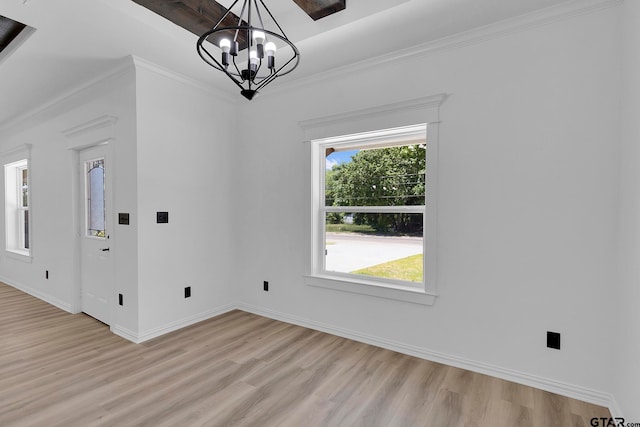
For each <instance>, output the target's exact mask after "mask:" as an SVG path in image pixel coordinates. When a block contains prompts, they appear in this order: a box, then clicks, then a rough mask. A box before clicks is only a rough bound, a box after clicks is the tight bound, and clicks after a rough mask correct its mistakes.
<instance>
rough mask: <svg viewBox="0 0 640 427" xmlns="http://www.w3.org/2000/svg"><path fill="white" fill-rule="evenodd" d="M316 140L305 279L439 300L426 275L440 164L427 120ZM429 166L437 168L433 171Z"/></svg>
mask: <svg viewBox="0 0 640 427" xmlns="http://www.w3.org/2000/svg"><path fill="white" fill-rule="evenodd" d="M311 144H312V156H313V159H312V162H313V165H314V167H313V183H312V185H313V198H314V200H313V212H312V217H313V218H312V226H313V228H314V231H313V239H312V240H313V242H312V245H313V248H312V258H313V259H312V271H311V275H309V276H307V280H306V281H307V284H310V285H317V286H322V287H329V288H334V289H338V290H345V291H353V292H356V293H364V294H373V295H376V296H383V297H389V298H392V299H400V300H406V301H412V302H421V301H416V300H420V297H419V294H427V293H431V295H430V296H433V297H435V294H433V292H432V291H433V288H434V284H433V283H431V282H432V281H433V280H432V279H433V277H434V276H433V275H432V274H428V271H429V270H428V269H429V267H430V266H432V265H433V264H434V263H433V262H430V261H429V259H428V258H429V256H430V255H432V256H434V257H435V255H434V254H432V252H433V250H432V248H435V246H434V245H427V242H428V240H429V232H430V231H434V230H435V202H436V200H435V198H434V199H429V195H433V194H435V192H433V191H429V185H430V181H429V179H428V178H429V177H430V176H431V177H433V176H434V175H433V174H434V173H435V161H431V162H428V161H427V159H428V157H429V155H430V152H429V149H428V147H429V146H428V144H427V125H426V124H420V125H414V126H405V127H400V128H392V129H384V130H379V131H373V132H365V133H358V134H352V135H344V136H337V137H330V138H323V139H316V140H313V141H311ZM428 165H430V167H432V168H433V169H434V170H433V171H430V172H431V173H429V174H428V173H427V169H428V168H427V166H428ZM434 181H435V180H434ZM428 248H429V249H428ZM422 300H423V301H422V303H425V304H431V303H433V298H422Z"/></svg>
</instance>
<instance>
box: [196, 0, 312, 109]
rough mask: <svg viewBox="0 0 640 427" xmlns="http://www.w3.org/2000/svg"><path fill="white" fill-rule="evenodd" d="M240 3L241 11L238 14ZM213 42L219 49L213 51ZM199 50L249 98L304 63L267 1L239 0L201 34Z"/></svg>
mask: <svg viewBox="0 0 640 427" xmlns="http://www.w3.org/2000/svg"><path fill="white" fill-rule="evenodd" d="M236 5H237V6H238V7H237V8H236V10H239V13H234V8H235V7H236ZM211 45H213V46H217V48H219V52H218V49H216V50H214V53H211V51H210V49H211V47H212V46H211ZM197 50H198V54H199V55H200V57H201V58H202V59H203V60H204V61H205V62H206V63H207V64H209V65H211V66H212V67H213V68H215V69H216V70H220V71H222V72H223V73H225V74H226V75H227V76H229V78H230V79H231V80H233V82H234V83H235V84H236V85H238V87H239V88H240V93H241V94H242V95H243V96H244V97H245V98H247V99H248V100H251V99H253V98H254V97H255V96H256V94H257V93H258V91H259V90H260V89H262V88H263V87H265V86H266V85H268V84H269V83H271V82H272V81H273V80H275V78H276V77H280V76H284V75H285V74H289V73H290V72H291V71H293V70H294V69H295V68H296V67H297V66H298V63H299V62H300V52H299V51H298V49H297V48H296V47H295V45H294V44H293V43H292V42H291V41H290V40H289V39H288V38H287V36H286V35H285V33H284V31H283V30H282V28H281V27H280V24H278V22H277V21H276V19H275V18H274V17H273V15H272V14H271V12H270V11H269V9H268V8H267V6H266V5H265V4H264V1H263V0H244V1H243V2H242V7H240V0H235V1H234V2H233V4H232V5H231V6H229V8H228V9H227V10H226V11H225V13H224V14H223V15H222V17H221V18H220V20H219V21H218V22H217V23H216V24H215V25H214V26H213V28H211V29H210V30H209V31H207V32H205V33H204V34H202V35H201V36H200V38H199V39H198V43H197ZM276 53H278V55H277V56H276Z"/></svg>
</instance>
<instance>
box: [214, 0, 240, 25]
mask: <svg viewBox="0 0 640 427" xmlns="http://www.w3.org/2000/svg"><path fill="white" fill-rule="evenodd" d="M239 1H240V0H236V1H234V2H233V4H232V5H231V6H229V8H228V9H227V11H226V12H225V13H224V15H222V18H220V20H219V21H218V22H216V25H214V26H213V28H216V27H217V26H218V25H220V24H221V23H222V21H224V19H225V18H226V17H227V16H229V14H230V13H231V9H233V7H234V6H235V5H236V3H238V2H239ZM240 16H242V15H240ZM240 19H242V18H240Z"/></svg>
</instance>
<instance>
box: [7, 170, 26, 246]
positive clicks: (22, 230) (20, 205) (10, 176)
mask: <svg viewBox="0 0 640 427" xmlns="http://www.w3.org/2000/svg"><path fill="white" fill-rule="evenodd" d="M4 178H5V225H6V228H5V230H6V249H7V251H9V252H13V253H16V254H19V255H25V256H29V255H30V250H31V240H30V236H29V205H30V197H29V163H28V161H27V159H23V160H19V161H17V162H13V163H9V164H6V165H5V166H4Z"/></svg>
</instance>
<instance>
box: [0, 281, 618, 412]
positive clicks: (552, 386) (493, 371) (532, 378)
mask: <svg viewBox="0 0 640 427" xmlns="http://www.w3.org/2000/svg"><path fill="white" fill-rule="evenodd" d="M0 281H1V282H4V283H6V284H7V285H9V286H13V287H14V288H16V289H19V290H21V291H23V292H25V293H27V294H29V295H32V296H34V297H36V298H39V299H41V300H43V301H45V302H48V303H49V304H51V305H54V306H56V307H58V308H60V309H62V310H64V311H66V312H69V313H72V310H71V308H72V307H71V305H70V304H68V303H66V302H64V301H61V300H59V299H57V298H55V297H52V296H51V295H48V294H45V293H43V292H41V291H38V290H36V289H33V288H31V287H29V286H25V285H22V284H20V283H16V282H12V281H10V280H7V279H5V278H3V277H1V276H0ZM236 309H237V310H242V311H246V312H248V313H253V314H257V315H259V316H264V317H268V318H271V319H274V320H279V321H282V322H286V323H291V324H294V325H298V326H303V327H305V328H310V329H314V330H318V331H321V332H326V333H329V334H332V335H337V336H340V337H343V338H348V339H352V340H354V341H358V342H363V343H365V344H370V345H374V346H377V347H381V348H385V349H388V350H392V351H397V352H398V353H403V354H407V355H410V356H415V357H419V358H421V359H425V360H429V361H432V362H438V363H442V364H445V365H449V366H454V367H457V368H461V369H466V370H468V371H472V372H477V373H480V374H485V375H490V376H493V377H496V378H501V379H504V380H507V381H512V382H515V383H518V384H523V385H527V386H530V387H535V388H538V389H541V390H545V391H549V392H551V393H556V394H559V395H561V396H566V397H571V398H574V399H578V400H581V401H583V402H588V403H592V404H595V405H599V406H604V407H606V408H608V409H609V411H610V412H611V415H612V416H613V417H622V416H623V415H622V411H621V410H620V407H619V406H618V403H617V402H616V400H615V398H614V397H613V395H611V394H610V393H605V392H600V391H596V390H591V389H588V388H585V387H581V386H577V385H574V384H568V383H564V382H561V381H556V380H553V379H549V378H544V377H540V376H537V375H531V374H527V373H524V372H519V371H516V370H512V369H507V368H502V367H499V366H495V365H490V364H487V363H483V362H477V361H473V360H469V359H465V358H462V357H458V356H452V355H449V354H445V353H440V352H437V351H433V350H429V349H426V348H422V347H417V346H412V345H408V344H403V343H400V342H397V341H392V340H387V339H384V338H380V337H376V336H372V335H367V334H362V333H359V332H356V331H352V330H349V329H345V328H339V327H336V326H332V325H328V324H325V323H320V322H316V321H312V320H308V319H303V318H300V317H296V316H291V315H289V314H286V313H281V312H277V311H273V310H269V309H265V308H262V307H256V306H252V305H248V304H242V303H240V304H227V305H224V306H221V307H217V308H215V309H213V310H208V311H205V312H203V313H199V314H196V315H193V316H189V317H186V318H184V319H180V320H178V321H175V322H172V323H168V324H166V325H163V326H161V327H158V328H154V329H150V330H148V331H143V332H141V333H136V332H134V331H131V330H129V329H127V328H124V327H122V326H119V325H112V326H111V331H112V332H113V333H114V334H116V335H118V336H120V337H122V338H124V339H126V340H129V341H131V342H134V343H136V344H139V343H142V342H144V341H148V340H150V339H153V338H156V337H159V336H161V335H164V334H168V333H170V332H174V331H177V330H178V329H182V328H184V327H187V326H190V325H193V324H195V323H198V322H202V321H203V320H208V319H211V318H212V317H216V316H219V315H221V314H224V313H228V312H230V311H233V310H236Z"/></svg>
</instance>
